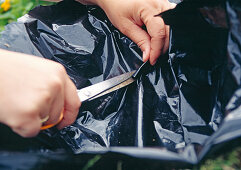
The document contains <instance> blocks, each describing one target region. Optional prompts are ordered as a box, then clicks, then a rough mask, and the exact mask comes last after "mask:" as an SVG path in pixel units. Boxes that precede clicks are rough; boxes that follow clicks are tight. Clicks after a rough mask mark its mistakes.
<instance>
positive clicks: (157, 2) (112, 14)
mask: <svg viewBox="0 0 241 170" xmlns="http://www.w3.org/2000/svg"><path fill="white" fill-rule="evenodd" d="M79 2H82V3H85V4H86V3H87V2H88V3H89V4H97V5H99V6H100V7H101V8H102V9H103V10H104V11H105V13H106V14H107V16H108V18H109V19H110V21H111V22H112V24H113V25H114V26H115V27H117V28H118V29H119V30H120V31H121V32H122V33H123V34H125V35H126V36H128V37H129V38H130V39H132V40H133V41H134V42H135V43H136V44H137V45H138V46H139V47H140V48H141V50H142V51H143V61H144V62H145V61H147V60H148V59H149V60H150V63H151V64H152V65H154V64H155V62H156V60H157V58H158V57H159V56H160V54H163V53H165V52H166V51H167V49H168V47H169V27H168V26H166V25H165V24H164V22H163V20H162V18H161V17H155V15H157V14H159V13H161V12H163V11H165V10H168V9H171V8H174V7H175V4H173V3H169V2H168V0H126V1H123V0H79ZM143 25H145V26H146V28H147V32H146V31H145V30H143V29H142V28H141V27H142V26H143Z"/></svg>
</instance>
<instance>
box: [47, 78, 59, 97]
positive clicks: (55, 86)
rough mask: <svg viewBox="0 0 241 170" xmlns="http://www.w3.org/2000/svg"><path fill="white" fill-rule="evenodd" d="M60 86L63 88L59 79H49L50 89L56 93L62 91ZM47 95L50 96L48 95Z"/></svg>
mask: <svg viewBox="0 0 241 170" xmlns="http://www.w3.org/2000/svg"><path fill="white" fill-rule="evenodd" d="M62 86H63V81H62V80H61V78H60V77H58V76H55V77H53V78H52V79H51V84H50V87H51V88H52V89H55V90H56V91H60V90H61V89H62ZM47 94H48V95H50V94H49V93H47Z"/></svg>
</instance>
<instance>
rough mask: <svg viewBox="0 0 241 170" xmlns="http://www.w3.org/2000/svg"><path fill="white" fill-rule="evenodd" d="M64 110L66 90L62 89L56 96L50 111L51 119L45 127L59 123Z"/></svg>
mask: <svg viewBox="0 0 241 170" xmlns="http://www.w3.org/2000/svg"><path fill="white" fill-rule="evenodd" d="M63 108H64V89H63V88H62V89H61V90H60V91H59V92H58V94H57V95H56V96H55V98H54V100H53V102H52V104H51V107H50V111H49V113H48V114H49V119H48V121H47V122H45V123H44V124H45V125H49V124H55V123H57V122H58V120H59V117H60V114H61V111H62V110H63Z"/></svg>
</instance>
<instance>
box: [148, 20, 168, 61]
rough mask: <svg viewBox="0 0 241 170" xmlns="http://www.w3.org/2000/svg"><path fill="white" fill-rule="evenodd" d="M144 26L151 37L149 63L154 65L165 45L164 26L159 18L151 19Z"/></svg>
mask: <svg viewBox="0 0 241 170" xmlns="http://www.w3.org/2000/svg"><path fill="white" fill-rule="evenodd" d="M145 24H146V27H147V31H148V33H149V35H150V36H151V51H150V63H151V64H152V65H154V64H155V63H156V60H157V58H158V57H159V56H160V55H161V52H162V51H163V47H164V44H165V38H166V29H165V24H164V22H163V20H162V19H161V18H160V17H151V19H150V20H149V21H148V22H147V23H145Z"/></svg>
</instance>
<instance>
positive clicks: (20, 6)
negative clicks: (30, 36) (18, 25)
mask: <svg viewBox="0 0 241 170" xmlns="http://www.w3.org/2000/svg"><path fill="white" fill-rule="evenodd" d="M0 3H1V4H2V3H4V0H0ZM5 3H6V2H5ZM50 4H53V3H52V2H47V1H38V0H10V9H9V10H7V11H4V10H3V8H1V9H0V31H2V30H3V29H4V26H5V25H6V24H8V23H11V22H13V21H16V20H17V19H18V18H19V17H21V16H23V15H24V14H26V13H27V12H28V11H29V10H31V9H32V8H34V7H35V6H37V5H50Z"/></svg>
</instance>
